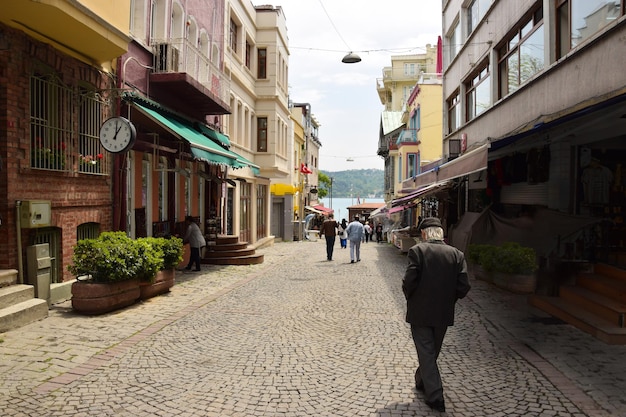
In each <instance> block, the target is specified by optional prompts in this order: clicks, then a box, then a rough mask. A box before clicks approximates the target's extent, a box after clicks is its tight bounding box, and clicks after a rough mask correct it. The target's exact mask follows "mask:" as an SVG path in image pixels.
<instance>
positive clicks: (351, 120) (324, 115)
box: [253, 0, 441, 172]
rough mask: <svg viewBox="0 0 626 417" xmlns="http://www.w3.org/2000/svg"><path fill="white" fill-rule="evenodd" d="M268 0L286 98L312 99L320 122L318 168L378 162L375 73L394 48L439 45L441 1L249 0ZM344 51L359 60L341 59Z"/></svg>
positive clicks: (258, 1)
mask: <svg viewBox="0 0 626 417" xmlns="http://www.w3.org/2000/svg"><path fill="white" fill-rule="evenodd" d="M270 3H271V4H272V5H273V6H281V7H282V9H283V12H284V14H285V18H286V21H287V34H288V37H289V51H290V56H289V96H290V99H291V100H292V101H293V102H296V103H310V104H311V110H312V113H313V115H314V116H315V118H316V119H317V121H318V122H319V123H320V124H321V127H320V128H319V132H318V134H319V139H320V141H321V143H322V148H321V149H320V156H319V169H321V170H324V171H330V172H336V171H344V170H350V169H367V168H375V169H384V161H383V159H382V158H381V157H380V156H378V155H377V154H376V151H377V149H378V132H379V129H380V115H381V112H382V111H383V105H382V104H381V102H380V99H379V97H378V93H377V91H376V79H377V78H382V73H383V67H385V66H390V65H391V56H392V55H394V56H395V55H408V54H416V53H423V52H424V48H425V46H426V45H427V44H431V45H436V44H437V37H438V36H440V35H441V0H387V1H385V2H381V1H380V0H270V1H262V0H253V4H254V5H257V6H259V5H264V4H270ZM350 51H353V52H354V53H356V54H358V55H359V56H360V57H361V59H362V61H361V62H359V63H355V64H344V63H342V62H341V59H342V58H343V57H344V55H346V54H347V53H349V52H350ZM349 159H350V160H351V161H349Z"/></svg>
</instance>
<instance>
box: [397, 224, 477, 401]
mask: <svg viewBox="0 0 626 417" xmlns="http://www.w3.org/2000/svg"><path fill="white" fill-rule="evenodd" d="M418 229H419V230H420V231H421V235H422V242H420V243H418V244H417V245H415V246H413V247H412V248H411V249H409V252H408V255H407V257H408V260H409V264H408V266H407V269H406V272H405V274H404V279H403V281H402V290H403V292H404V296H405V298H406V300H407V312H406V321H407V322H408V323H410V324H411V334H412V336H413V342H414V343H415V349H416V350H417V357H418V361H419V367H418V368H417V370H416V371H415V388H416V389H417V390H419V391H423V392H424V395H425V401H426V404H428V406H429V407H431V408H432V409H434V410H437V411H441V412H443V411H445V402H444V398H443V386H442V384H441V375H440V373H439V368H438V366H437V358H438V357H439V352H440V351H441V345H442V344H443V339H444V337H445V335H446V331H447V330H448V326H452V325H454V307H455V305H456V301H457V300H458V299H461V298H463V297H465V295H467V292H468V291H469V289H470V285H469V280H468V278H467V264H466V262H465V256H464V254H463V252H461V251H460V250H458V249H456V248H454V247H453V246H449V245H447V244H446V243H445V242H444V241H443V229H442V227H441V222H440V221H439V219H437V218H436V217H427V218H425V219H424V220H422V222H421V223H420V224H419V226H418Z"/></svg>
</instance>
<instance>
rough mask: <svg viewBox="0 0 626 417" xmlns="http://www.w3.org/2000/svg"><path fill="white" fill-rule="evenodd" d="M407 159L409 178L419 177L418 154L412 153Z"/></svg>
mask: <svg viewBox="0 0 626 417" xmlns="http://www.w3.org/2000/svg"><path fill="white" fill-rule="evenodd" d="M406 159H407V161H406V169H407V172H406V173H407V178H412V177H414V176H415V175H417V154H414V153H410V154H408V155H407V158H406Z"/></svg>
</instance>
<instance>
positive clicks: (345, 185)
mask: <svg viewBox="0 0 626 417" xmlns="http://www.w3.org/2000/svg"><path fill="white" fill-rule="evenodd" d="M322 172H323V173H324V174H326V175H328V176H329V177H332V179H333V197H336V198H342V197H344V198H347V197H361V198H365V197H369V198H383V186H384V184H385V182H384V178H385V175H384V171H383V170H382V169H351V170H348V171H336V172H330V171H322Z"/></svg>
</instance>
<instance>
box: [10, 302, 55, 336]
mask: <svg viewBox="0 0 626 417" xmlns="http://www.w3.org/2000/svg"><path fill="white" fill-rule="evenodd" d="M46 317H48V303H47V302H46V300H41V299H39V298H31V299H30V300H26V301H22V302H20V303H17V304H13V305H11V306H9V307H5V308H3V309H0V333H2V332H6V331H8V330H12V329H16V328H18V327H22V326H24V325H26V324H28V323H32V322H34V321H37V320H41V319H44V318H46Z"/></svg>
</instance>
